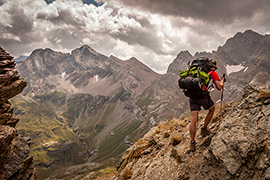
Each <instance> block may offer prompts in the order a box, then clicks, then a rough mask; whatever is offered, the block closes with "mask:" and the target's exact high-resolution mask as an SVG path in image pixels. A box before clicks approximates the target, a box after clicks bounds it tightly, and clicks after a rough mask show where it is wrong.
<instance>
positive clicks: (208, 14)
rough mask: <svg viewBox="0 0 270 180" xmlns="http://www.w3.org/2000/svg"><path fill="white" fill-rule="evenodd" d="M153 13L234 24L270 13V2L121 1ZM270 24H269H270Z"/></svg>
mask: <svg viewBox="0 0 270 180" xmlns="http://www.w3.org/2000/svg"><path fill="white" fill-rule="evenodd" d="M120 1H122V2H123V3H125V4H126V5H129V6H134V7H137V8H140V9H143V10H148V11H150V12H152V13H160V14H165V15H173V16H181V17H186V18H189V17H190V18H194V19H200V20H204V21H207V22H219V23H225V24H228V23H232V22H233V21H234V20H235V19H236V18H238V19H241V18H245V19H246V18H251V17H252V16H253V15H254V14H256V13H258V11H263V12H268V11H269V7H270V1H268V0H237V1H235V0H226V1H224V0H203V1H198V0H189V1H186V0H155V1H153V0H132V1H130V0H120ZM269 23H270V22H268V24H269Z"/></svg>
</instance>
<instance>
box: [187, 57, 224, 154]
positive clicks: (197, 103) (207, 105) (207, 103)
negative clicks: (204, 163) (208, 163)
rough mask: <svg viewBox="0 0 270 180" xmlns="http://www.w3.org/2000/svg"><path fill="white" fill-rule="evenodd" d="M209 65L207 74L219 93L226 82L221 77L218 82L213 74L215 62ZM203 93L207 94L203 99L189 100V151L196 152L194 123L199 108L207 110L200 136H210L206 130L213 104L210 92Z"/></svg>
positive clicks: (211, 115)
mask: <svg viewBox="0 0 270 180" xmlns="http://www.w3.org/2000/svg"><path fill="white" fill-rule="evenodd" d="M209 64H210V69H211V70H210V72H209V74H210V77H211V79H212V80H213V84H215V87H216V88H217V89H218V90H219V91H220V90H222V88H223V86H224V82H226V81H227V79H226V78H225V77H223V78H222V79H221V80H220V78H219V76H218V74H217V72H215V70H216V69H217V66H216V64H217V63H216V61H214V60H210V63H209ZM205 91H206V92H207V93H206V95H205V96H204V97H200V98H191V97H190V98H189V104H190V111H191V123H190V126H189V133H190V138H191V142H190V151H195V150H196V142H195V135H196V123H197V121H198V114H199V111H200V110H201V106H202V107H203V108H204V109H205V110H208V113H207V115H206V117H205V120H204V124H203V127H202V128H201V135H202V136H207V135H209V134H211V131H210V130H208V128H207V126H208V124H209V122H210V121H211V119H212V117H213V115H214V111H215V104H214V102H213V100H212V99H211V97H210V95H209V94H210V92H209V91H207V90H205Z"/></svg>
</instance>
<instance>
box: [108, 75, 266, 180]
mask: <svg viewBox="0 0 270 180" xmlns="http://www.w3.org/2000/svg"><path fill="white" fill-rule="evenodd" d="M261 76H264V77H265V78H263V79H264V80H260V81H258V79H261V78H259V77H261ZM217 111H218V110H217ZM216 113H218V112H216ZM204 115H205V114H200V117H199V122H198V123H199V127H200V126H201V125H202V123H203V120H202V119H203V117H204ZM269 119H270V81H269V74H267V73H260V74H258V75H257V76H256V77H255V78H254V79H253V80H252V82H251V83H250V84H248V85H247V86H246V87H245V89H244V94H243V95H242V98H241V99H240V100H239V101H237V102H229V103H227V105H226V106H225V107H224V108H223V112H222V115H221V117H219V116H215V117H214V119H213V121H212V122H211V123H210V129H211V131H212V134H211V135H209V136H207V137H202V136H200V135H199V133H200V131H199V132H197V136H196V141H197V145H196V146H197V150H196V151H195V152H189V151H188V149H189V142H190V138H189V132H188V123H189V117H185V116H184V117H182V118H180V119H174V120H172V121H170V122H167V123H165V124H159V126H157V127H154V128H152V129H151V130H150V131H149V132H148V133H147V134H145V136H144V137H143V138H141V139H140V140H139V141H137V143H136V144H135V145H133V146H131V147H130V148H129V149H128V150H127V151H126V152H125V153H124V155H123V156H122V160H121V161H120V164H119V166H118V171H119V174H118V175H117V176H115V177H114V178H112V179H115V180H120V179H136V180H140V179H144V180H146V179H149V180H150V179H160V180H162V179H194V180H197V179H198V180H199V179H259V180H260V179H262V180H263V179H270V139H269V134H270V130H269V128H270V123H269Z"/></svg>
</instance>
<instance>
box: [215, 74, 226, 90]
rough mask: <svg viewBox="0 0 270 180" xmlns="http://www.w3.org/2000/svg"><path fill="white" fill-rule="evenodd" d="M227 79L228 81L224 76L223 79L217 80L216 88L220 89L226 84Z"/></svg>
mask: <svg viewBox="0 0 270 180" xmlns="http://www.w3.org/2000/svg"><path fill="white" fill-rule="evenodd" d="M226 81H227V78H225V77H223V78H222V79H221V81H215V82H214V84H215V86H216V88H217V89H218V90H219V91H220V90H221V89H222V88H223V86H224V82H226Z"/></svg>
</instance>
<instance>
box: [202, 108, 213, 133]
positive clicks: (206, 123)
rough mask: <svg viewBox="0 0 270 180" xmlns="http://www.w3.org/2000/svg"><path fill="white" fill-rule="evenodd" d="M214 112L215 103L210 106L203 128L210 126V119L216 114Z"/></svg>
mask: <svg viewBox="0 0 270 180" xmlns="http://www.w3.org/2000/svg"><path fill="white" fill-rule="evenodd" d="M214 112H215V105H213V106H211V107H210V108H209V111H208V113H207V115H206V117H205V119H204V123H203V128H206V127H207V126H208V124H209V123H210V121H211V119H212V117H213V115H214Z"/></svg>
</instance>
